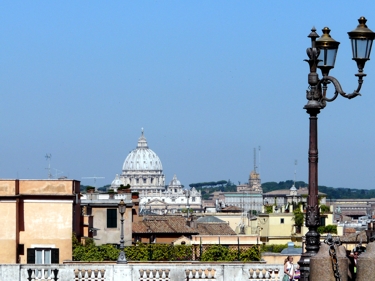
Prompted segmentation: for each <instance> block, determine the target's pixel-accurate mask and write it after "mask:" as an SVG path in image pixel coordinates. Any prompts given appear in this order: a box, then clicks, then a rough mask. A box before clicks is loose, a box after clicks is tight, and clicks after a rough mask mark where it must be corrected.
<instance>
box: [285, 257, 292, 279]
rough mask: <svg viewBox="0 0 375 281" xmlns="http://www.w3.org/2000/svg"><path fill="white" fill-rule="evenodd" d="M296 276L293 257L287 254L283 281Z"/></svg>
mask: <svg viewBox="0 0 375 281" xmlns="http://www.w3.org/2000/svg"><path fill="white" fill-rule="evenodd" d="M293 276H294V264H293V257H292V256H287V258H286V259H285V261H284V277H283V281H290V280H293Z"/></svg>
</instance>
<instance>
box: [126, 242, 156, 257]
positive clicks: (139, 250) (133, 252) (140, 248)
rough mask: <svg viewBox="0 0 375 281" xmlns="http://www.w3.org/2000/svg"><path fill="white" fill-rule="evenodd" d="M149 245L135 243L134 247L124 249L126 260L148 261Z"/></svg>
mask: <svg viewBox="0 0 375 281" xmlns="http://www.w3.org/2000/svg"><path fill="white" fill-rule="evenodd" d="M148 245H149V244H143V243H137V245H135V246H129V247H125V249H124V252H125V255H126V258H127V259H128V260H130V261H148V260H149V259H150V249H149V247H148Z"/></svg>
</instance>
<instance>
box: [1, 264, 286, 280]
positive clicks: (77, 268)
mask: <svg viewBox="0 0 375 281" xmlns="http://www.w3.org/2000/svg"><path fill="white" fill-rule="evenodd" d="M282 276H283V266H282V265H280V264H265V263H240V262H231V263H220V262H215V263H201V262H153V263H144V262H137V263H135V262H132V263H129V264H126V265H117V264H113V263H66V264H60V265H58V264H56V265H49V266H48V265H31V264H26V265H19V264H17V265H10V264H9V265H4V264H3V265H0V280H12V281H36V280H45V281H47V280H59V281H94V280H95V281H117V280H118V281H120V280H127V281H148V280H152V281H188V280H189V281H200V280H202V281H203V280H204V281H228V280H230V281H245V280H247V281H255V280H259V279H261V280H263V281H268V280H270V281H271V280H272V281H281V279H282ZM55 277H57V278H58V279H55Z"/></svg>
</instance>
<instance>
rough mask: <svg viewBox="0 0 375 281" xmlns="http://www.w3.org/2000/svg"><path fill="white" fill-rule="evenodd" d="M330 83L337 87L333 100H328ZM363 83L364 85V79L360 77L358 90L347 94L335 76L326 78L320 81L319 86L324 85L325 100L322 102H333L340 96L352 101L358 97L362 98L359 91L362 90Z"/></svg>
mask: <svg viewBox="0 0 375 281" xmlns="http://www.w3.org/2000/svg"><path fill="white" fill-rule="evenodd" d="M329 83H332V84H333V86H334V87H335V93H334V94H333V97H332V98H327V97H326V89H327V84H329ZM362 83H363V79H362V77H361V76H359V78H358V87H357V89H356V90H355V91H354V92H353V93H351V94H347V93H345V92H344V91H343V89H342V87H341V84H340V82H339V81H338V80H337V79H336V78H335V77H333V76H325V77H324V78H323V79H322V80H320V81H319V84H320V85H323V98H322V102H331V101H334V100H335V99H336V98H337V96H338V95H339V94H340V95H341V96H343V97H344V98H347V99H352V98H355V97H356V96H360V95H361V94H360V93H359V91H360V90H361V88H362Z"/></svg>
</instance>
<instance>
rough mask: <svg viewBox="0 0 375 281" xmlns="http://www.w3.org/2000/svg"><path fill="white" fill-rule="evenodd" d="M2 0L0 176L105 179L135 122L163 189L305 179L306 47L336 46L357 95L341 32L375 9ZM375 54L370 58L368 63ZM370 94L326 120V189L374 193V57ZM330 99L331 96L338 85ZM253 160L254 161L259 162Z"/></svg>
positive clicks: (337, 106) (322, 162)
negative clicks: (328, 41) (315, 36)
mask: <svg viewBox="0 0 375 281" xmlns="http://www.w3.org/2000/svg"><path fill="white" fill-rule="evenodd" d="M311 3H312V2H308V1H276V0H273V1H272V0H270V1H2V2H1V3H0V34H1V35H0V40H1V41H0V65H1V67H0V93H1V111H0V129H1V139H2V141H1V144H2V145H1V148H0V178H23V179H25V178H47V175H48V171H47V170H46V167H47V166H48V162H47V161H46V159H45V157H44V156H45V155H46V153H51V155H52V158H51V167H52V174H53V175H54V176H56V175H58V176H61V175H65V176H68V177H69V178H73V179H77V180H82V184H93V181H92V180H86V179H82V177H93V176H100V177H105V179H101V180H98V181H97V183H96V185H97V186H102V185H104V184H108V183H110V182H111V181H112V180H113V178H114V176H115V174H116V173H121V168H122V164H123V161H124V159H125V158H126V156H127V154H128V153H129V151H131V150H132V149H134V148H135V147H136V144H137V140H138V137H139V136H140V133H141V128H142V127H143V128H144V130H145V136H146V138H147V141H148V144H149V147H150V148H151V149H152V150H154V151H155V152H156V153H157V154H158V156H159V157H160V159H161V161H162V163H163V167H164V173H165V175H166V181H167V182H169V181H170V180H171V179H172V176H173V174H177V177H178V178H179V179H180V180H181V182H182V183H183V184H184V185H188V184H190V183H192V182H201V181H216V180H222V179H224V180H227V179H230V180H232V181H234V182H235V183H238V182H239V181H240V182H242V183H243V182H246V181H247V179H248V175H249V172H250V171H251V170H252V169H253V149H254V148H258V147H259V146H260V147H261V151H260V164H259V166H260V173H261V178H262V182H267V181H277V182H278V181H282V180H286V179H292V178H293V176H294V170H295V166H294V162H295V160H297V161H298V165H297V178H296V179H297V180H304V181H307V180H308V175H307V171H308V162H307V156H308V155H307V151H308V124H309V123H308V122H309V121H308V115H307V114H306V112H305V111H304V110H303V106H304V105H305V104H306V102H307V101H306V96H305V92H306V89H307V87H308V83H307V74H308V72H309V69H308V64H307V63H306V62H304V61H303V60H304V59H306V58H307V56H306V48H308V47H309V46H310V40H309V38H307V35H308V34H309V33H310V29H311V28H312V26H315V27H316V28H317V30H318V33H319V34H321V29H322V28H323V27H325V26H328V27H329V28H330V29H331V30H332V31H331V35H332V37H333V38H334V39H335V40H337V41H340V42H341V44H340V48H339V52H338V56H337V60H336V67H335V69H333V70H332V71H331V73H330V74H331V75H332V76H335V77H336V78H338V79H339V81H340V82H341V85H342V87H343V89H344V90H345V91H347V92H352V91H353V90H354V89H355V88H356V87H357V79H356V77H355V76H354V74H355V73H357V68H356V64H355V63H354V62H353V61H352V60H351V50H350V42H349V39H348V35H347V32H348V31H351V30H353V29H354V28H355V27H356V25H357V24H358V23H357V19H358V18H359V17H360V16H365V17H366V18H367V19H368V22H367V23H368V26H369V28H370V29H372V30H374V31H375V16H374V15H373V14H374V13H373V12H370V11H374V9H375V2H374V1H372V0H371V1H361V4H357V3H358V2H357V1H340V2H338V1H314V2H313V3H314V4H313V5H312V4H311ZM372 57H374V54H373V55H372ZM365 73H366V74H367V75H368V76H367V77H365V82H364V85H363V88H362V91H361V92H362V94H363V95H362V96H361V97H357V98H356V99H353V100H350V101H349V100H346V99H343V98H340V97H339V98H338V99H337V100H336V101H335V102H333V103H330V104H328V105H327V107H326V108H325V109H324V110H323V111H322V112H321V114H320V115H319V125H318V126H319V184H320V185H327V186H334V187H350V188H366V189H369V188H373V183H374V182H375V166H374V165H373V162H374V159H375V149H374V148H373V146H374V143H375V134H374V126H373V123H374V120H375V111H374V105H375V62H374V61H369V62H368V63H367V65H366V67H365ZM329 89H330V91H329V92H330V94H332V93H333V91H332V87H331V88H329ZM257 158H258V160H259V155H257Z"/></svg>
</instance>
